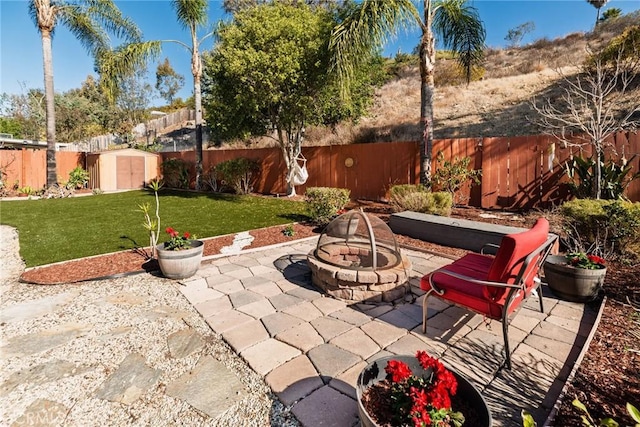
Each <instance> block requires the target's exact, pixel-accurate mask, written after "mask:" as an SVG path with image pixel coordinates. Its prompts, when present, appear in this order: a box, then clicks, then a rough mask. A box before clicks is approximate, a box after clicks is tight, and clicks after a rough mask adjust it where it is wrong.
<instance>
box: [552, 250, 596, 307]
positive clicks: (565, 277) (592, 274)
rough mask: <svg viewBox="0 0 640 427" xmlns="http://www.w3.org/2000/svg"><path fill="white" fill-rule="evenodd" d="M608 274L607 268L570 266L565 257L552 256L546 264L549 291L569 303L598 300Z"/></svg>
mask: <svg viewBox="0 0 640 427" xmlns="http://www.w3.org/2000/svg"><path fill="white" fill-rule="evenodd" d="M606 274H607V269H606V268H601V269H597V270H588V269H586V268H576V267H574V266H572V265H568V264H567V259H566V258H565V256H564V255H550V256H548V257H547V259H546V261H545V263H544V277H545V279H546V282H547V285H548V286H549V289H551V291H552V292H553V293H554V294H555V295H557V296H558V297H560V298H562V299H564V300H567V301H573V302H589V301H592V300H594V299H595V298H597V296H598V292H599V291H600V289H601V288H602V285H603V284H604V277H605V275H606Z"/></svg>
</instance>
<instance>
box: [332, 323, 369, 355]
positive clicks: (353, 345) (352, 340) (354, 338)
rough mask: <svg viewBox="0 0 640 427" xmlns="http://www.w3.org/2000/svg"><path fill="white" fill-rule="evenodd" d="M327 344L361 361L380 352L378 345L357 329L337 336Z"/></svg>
mask: <svg viewBox="0 0 640 427" xmlns="http://www.w3.org/2000/svg"><path fill="white" fill-rule="evenodd" d="M329 343H330V344H333V345H335V346H337V347H340V348H342V349H344V350H347V351H351V352H352V353H355V354H357V355H358V356H360V357H361V358H363V359H366V358H367V357H369V356H371V355H372V354H375V353H377V352H378V351H380V347H379V346H378V344H376V342H375V341H374V340H372V339H371V338H370V337H369V336H368V335H367V334H365V333H364V332H363V331H362V330H360V329H358V328H355V329H351V330H349V331H347V332H345V333H344V334H342V335H338V336H337V337H335V338H334V339H332V340H331V341H329Z"/></svg>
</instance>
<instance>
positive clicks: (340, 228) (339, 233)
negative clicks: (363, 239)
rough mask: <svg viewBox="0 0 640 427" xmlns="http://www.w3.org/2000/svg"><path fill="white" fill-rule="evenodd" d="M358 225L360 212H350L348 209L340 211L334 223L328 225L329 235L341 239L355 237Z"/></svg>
mask: <svg viewBox="0 0 640 427" xmlns="http://www.w3.org/2000/svg"><path fill="white" fill-rule="evenodd" d="M358 224H359V218H358V211H352V212H349V211H347V210H346V209H340V210H339V211H338V213H337V216H336V217H335V218H334V219H333V221H331V222H330V223H329V224H328V225H327V234H328V235H329V236H333V237H339V238H349V237H353V236H354V235H355V234H356V230H357V229H358Z"/></svg>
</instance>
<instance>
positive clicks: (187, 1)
mask: <svg viewBox="0 0 640 427" xmlns="http://www.w3.org/2000/svg"><path fill="white" fill-rule="evenodd" d="M171 3H172V5H173V8H174V9H175V11H176V16H177V18H178V22H179V23H180V25H182V26H183V27H184V28H186V29H189V30H190V29H192V28H193V27H197V26H199V25H205V24H206V23H207V7H208V2H207V0H172V1H171Z"/></svg>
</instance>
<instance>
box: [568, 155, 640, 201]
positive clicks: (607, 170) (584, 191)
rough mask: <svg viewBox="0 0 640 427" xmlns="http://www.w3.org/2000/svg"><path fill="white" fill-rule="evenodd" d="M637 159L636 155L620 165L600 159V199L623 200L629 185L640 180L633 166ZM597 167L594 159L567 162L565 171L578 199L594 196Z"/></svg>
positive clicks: (622, 161) (622, 160)
mask: <svg viewBox="0 0 640 427" xmlns="http://www.w3.org/2000/svg"><path fill="white" fill-rule="evenodd" d="M635 157H636V156H635V155H634V156H633V157H632V158H631V159H630V160H625V159H621V160H620V161H619V163H616V162H615V161H614V160H613V159H609V160H608V161H607V162H605V161H604V158H603V157H602V156H601V157H600V168H601V178H600V184H601V194H600V197H601V198H602V199H607V200H615V199H619V198H622V197H623V196H624V192H625V190H626V189H627V187H628V186H629V184H630V183H631V182H632V181H634V180H636V179H638V178H640V172H636V173H635V174H634V173H633V166H632V165H631V163H632V161H633V160H634V159H635ZM595 166H596V160H595V159H594V157H589V158H586V159H585V158H582V157H579V156H576V157H573V158H572V159H571V160H568V161H567V162H565V164H564V170H565V172H566V174H567V176H568V177H569V179H570V180H571V182H570V183H569V186H570V187H571V192H572V193H573V195H574V196H576V197H577V198H579V199H585V198H588V197H591V195H592V194H593V186H594V184H595V179H596V178H595Z"/></svg>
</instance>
